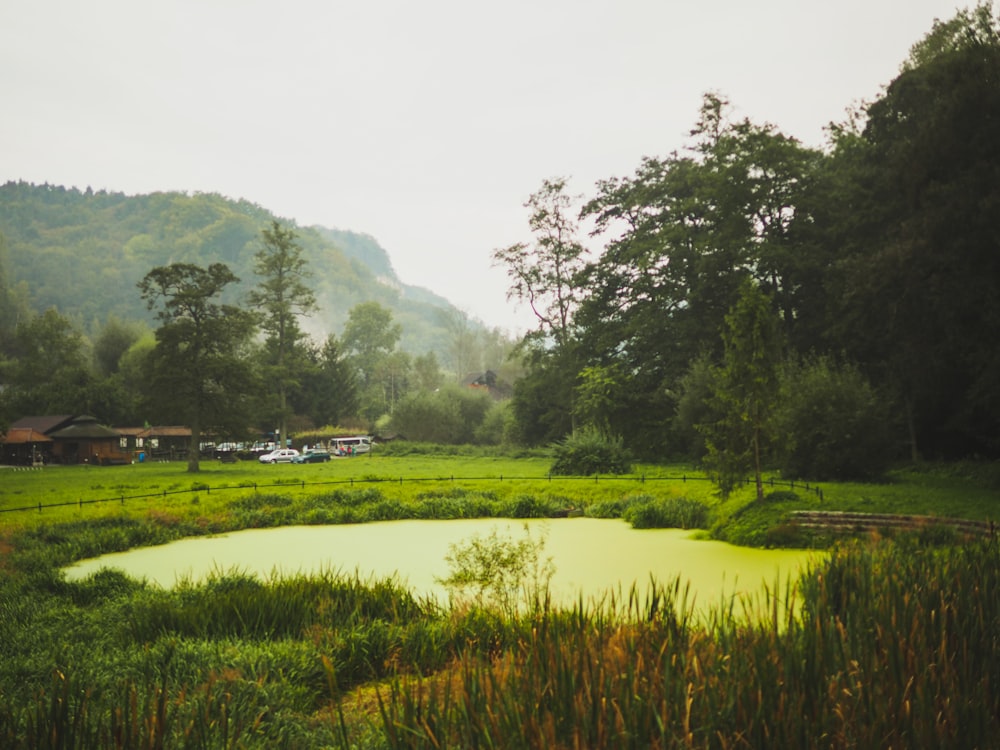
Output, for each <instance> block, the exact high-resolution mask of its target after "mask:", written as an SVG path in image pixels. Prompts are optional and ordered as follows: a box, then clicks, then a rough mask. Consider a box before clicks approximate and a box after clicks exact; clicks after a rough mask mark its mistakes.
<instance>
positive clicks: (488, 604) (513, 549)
mask: <svg viewBox="0 0 1000 750" xmlns="http://www.w3.org/2000/svg"><path fill="white" fill-rule="evenodd" d="M544 549H545V534H544V532H543V533H542V535H541V536H539V537H538V538H533V537H532V536H531V531H530V529H529V528H528V526H527V525H525V526H524V536H523V538H521V539H514V538H513V537H510V536H500V534H499V533H498V532H497V529H495V528H494V529H493V530H492V531H491V532H490V534H489V536H486V537H482V536H480V535H478V534H476V535H474V536H472V537H471V538H470V539H468V540H467V541H465V542H462V543H458V544H452V545H449V548H448V554H447V555H445V560H447V562H448V565H449V567H450V568H451V572H450V573H449V574H448V576H447V577H446V578H443V579H439V582H440V583H441V584H443V585H445V586H447V587H448V588H449V589H451V590H452V591H453V592H455V594H456V595H457V597H458V599H459V600H460V601H461V600H462V599H464V598H466V597H468V598H469V599H470V600H471V602H472V603H473V604H475V605H476V606H478V607H481V608H486V609H491V610H494V611H497V612H500V613H502V614H504V615H506V616H507V617H513V616H514V615H515V614H516V613H517V611H518V608H519V605H521V604H526V605H530V606H538V605H539V604H540V603H541V602H543V601H544V600H545V599H546V597H547V594H548V589H549V584H550V582H551V580H552V576H553V574H554V573H555V565H554V564H553V562H552V558H551V557H546V558H543V557H542V552H543V551H544Z"/></svg>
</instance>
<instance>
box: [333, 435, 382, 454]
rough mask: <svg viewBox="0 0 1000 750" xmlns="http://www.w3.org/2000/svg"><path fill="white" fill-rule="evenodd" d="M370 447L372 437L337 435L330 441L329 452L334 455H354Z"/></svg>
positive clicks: (366, 450) (368, 449) (364, 451)
mask: <svg viewBox="0 0 1000 750" xmlns="http://www.w3.org/2000/svg"><path fill="white" fill-rule="evenodd" d="M371 449H372V439H371V438H370V437H369V436H368V435H352V436H350V437H338V438H333V440H331V441H330V453H332V454H333V455H335V456H356V455H358V454H359V453H367V452H368V451H370V450H371Z"/></svg>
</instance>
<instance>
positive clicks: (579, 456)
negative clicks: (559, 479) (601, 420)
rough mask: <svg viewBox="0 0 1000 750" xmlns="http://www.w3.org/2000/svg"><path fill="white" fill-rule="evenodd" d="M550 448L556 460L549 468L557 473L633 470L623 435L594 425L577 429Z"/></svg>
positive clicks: (601, 472)
mask: <svg viewBox="0 0 1000 750" xmlns="http://www.w3.org/2000/svg"><path fill="white" fill-rule="evenodd" d="M553 452H554V453H555V461H554V462H553V463H552V467H551V468H550V469H549V472H550V473H552V474H555V475H559V476H590V475H591V474H629V473H631V471H632V460H631V458H630V457H629V455H628V452H627V451H626V450H625V445H624V443H623V441H622V439H621V438H620V437H613V436H610V435H606V434H605V433H603V432H601V431H600V430H597V429H594V428H584V429H582V430H577V431H576V432H574V433H573V434H572V435H570V436H569V437H567V438H566V439H565V440H563V441H562V442H560V443H557V444H556V446H555V448H554V451H553Z"/></svg>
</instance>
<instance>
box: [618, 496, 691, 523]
mask: <svg viewBox="0 0 1000 750" xmlns="http://www.w3.org/2000/svg"><path fill="white" fill-rule="evenodd" d="M622 518H623V519H624V520H626V521H628V522H629V523H630V524H631V525H632V528H633V529H704V528H707V527H708V507H707V506H706V505H705V504H704V503H700V502H698V501H697V500H688V499H687V498H686V497H669V498H661V499H658V500H652V499H651V500H649V501H647V502H633V503H630V504H629V505H628V506H627V507H626V508H625V510H624V511H623V512H622Z"/></svg>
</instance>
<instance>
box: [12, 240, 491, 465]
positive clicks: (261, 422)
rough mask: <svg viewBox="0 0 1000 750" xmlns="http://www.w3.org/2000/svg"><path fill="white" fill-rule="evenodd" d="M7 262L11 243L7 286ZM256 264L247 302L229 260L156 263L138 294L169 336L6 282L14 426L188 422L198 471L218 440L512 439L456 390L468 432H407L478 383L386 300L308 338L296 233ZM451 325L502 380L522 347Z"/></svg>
mask: <svg viewBox="0 0 1000 750" xmlns="http://www.w3.org/2000/svg"><path fill="white" fill-rule="evenodd" d="M3 250H4V247H3V245H2V244H0V281H2V280H3V279H4V269H5V268H6V267H7V258H6V257H5V254H4V253H3V252H2V251H3ZM253 259H254V263H253V266H252V268H253V278H252V282H251V285H250V286H249V287H248V288H247V289H246V291H245V292H243V293H240V292H239V291H234V288H235V287H237V286H238V285H239V284H240V282H241V279H240V277H239V276H237V274H236V273H235V272H234V271H233V270H232V268H230V266H229V265H227V264H225V263H221V262H216V263H211V264H209V265H207V266H203V265H199V264H197V263H190V262H186V261H177V262H172V263H169V264H166V265H162V266H155V267H153V268H152V269H150V270H148V271H147V273H146V274H145V275H144V276H143V277H142V278H141V279H140V280H139V281H138V282H137V284H136V287H137V288H136V289H135V290H134V295H135V297H136V298H137V299H140V300H142V301H144V302H145V303H146V305H147V307H148V309H149V310H150V312H151V313H152V314H153V320H154V323H155V328H154V327H151V326H150V325H149V324H147V323H146V322H145V321H143V320H130V321H125V320H122V319H119V318H117V317H115V316H109V317H108V318H107V320H106V321H105V323H104V324H103V325H102V326H100V328H99V329H98V331H97V333H96V335H93V336H88V335H85V334H84V332H83V331H82V330H81V329H80V328H79V327H78V326H77V325H75V324H74V322H73V321H72V320H70V319H69V318H68V317H67V316H65V315H63V314H62V313H60V312H59V311H58V310H57V309H56V308H54V307H51V308H49V309H47V310H46V311H45V312H43V313H41V314H37V313H34V312H33V311H32V310H31V308H30V305H29V304H28V302H27V300H26V299H25V297H24V296H23V295H20V294H19V293H18V289H17V287H16V285H15V286H14V287H13V288H12V286H11V285H9V284H0V292H2V293H0V311H2V312H3V318H2V319H0V428H3V427H4V426H5V425H6V424H7V423H9V422H11V421H13V420H15V419H17V418H19V417H21V416H26V415H45V414H80V413H88V414H93V415H95V416H97V417H98V418H99V419H100V420H102V421H104V422H106V423H108V424H113V425H129V426H137V425H142V424H144V423H149V424H183V425H186V426H188V427H190V428H191V432H192V435H191V446H190V450H189V451H188V455H189V468H190V470H192V471H197V470H198V468H199V445H200V443H201V442H202V441H203V440H211V441H215V442H219V441H238V440H239V441H242V440H254V439H258V438H260V437H262V436H263V435H273V436H274V439H275V440H277V441H278V442H279V443H283V442H284V441H285V439H286V438H287V437H288V436H289V434H290V433H294V432H303V431H305V432H311V433H315V432H316V431H317V430H323V429H324V428H326V429H333V428H341V429H342V428H353V429H358V430H364V431H382V432H387V431H394V430H399V429H400V428H401V427H402V428H405V429H406V430H407V432H409V433H411V435H412V437H414V438H415V439H429V438H430V434H429V433H427V430H428V428H429V427H433V428H434V429H436V430H437V432H436V433H435V434H434V439H438V440H442V441H444V442H462V441H466V440H471V439H473V437H475V438H476V439H479V440H483V441H489V442H497V441H499V440H501V439H503V438H504V435H503V432H502V430H497V429H493V430H489V431H483V430H482V429H480V426H481V423H483V422H484V421H487V414H488V413H490V412H497V415H496V416H492V417H491V418H490V420H489V421H490V422H491V423H493V424H496V423H498V420H499V423H500V424H501V425H502V424H503V417H502V415H501V414H500V413H501V412H502V411H503V406H502V405H499V404H496V403H494V402H493V400H492V399H490V398H489V397H488V396H486V395H483V394H475V393H472V392H471V391H469V392H462V391H461V390H456V389H455V388H456V387H455V386H453V387H452V388H451V389H448V390H447V391H446V392H447V393H449V394H451V395H452V396H454V398H455V403H456V404H462V405H463V406H462V408H461V409H460V410H459V414H460V416H461V419H460V420H459V421H458V422H455V421H454V420H451V421H444V420H442V419H440V418H439V417H440V414H438V415H437V416H432V417H431V418H430V419H429V421H428V422H427V423H426V424H425V423H422V422H415V421H413V420H412V419H410V420H407V414H410V415H412V414H413V413H415V412H416V411H419V409H420V408H422V404H423V405H426V404H430V405H432V406H434V407H435V408H436V409H439V410H440V409H444V410H446V411H448V412H449V413H450V410H451V406H450V405H444V406H441V403H442V400H441V399H440V398H439V397H438V396H437V392H438V390H439V388H440V387H441V386H442V385H443V384H446V383H457V382H458V380H459V379H460V377H461V376H463V375H465V374H466V373H464V372H461V373H455V372H448V371H446V370H445V369H443V368H442V367H441V365H440V364H439V363H438V359H437V357H436V355H435V354H434V352H424V353H422V354H418V355H416V356H412V355H410V354H408V353H406V352H405V351H403V350H401V349H400V348H399V343H400V340H401V337H402V330H403V328H402V325H401V324H399V323H397V322H396V321H395V320H394V318H393V314H392V312H391V310H389V309H388V308H386V307H383V306H382V305H381V304H380V303H379V302H377V301H371V300H370V301H366V302H362V303H359V304H357V305H355V306H354V307H353V308H351V310H350V311H349V312H348V315H347V319H346V321H345V324H344V330H343V334H342V336H341V337H339V338H338V337H337V336H336V335H334V334H332V333H331V334H328V335H327V336H326V338H325V339H324V340H323V341H321V342H318V341H316V340H315V339H314V338H313V337H312V336H310V335H309V334H307V333H306V327H307V325H308V323H309V321H310V319H311V317H312V316H314V315H316V314H317V304H316V298H315V295H314V292H313V289H312V286H311V284H310V281H311V278H312V273H311V269H310V266H309V263H308V261H307V258H306V255H305V253H304V249H303V246H302V245H301V244H300V242H299V235H298V234H297V233H296V232H295V231H294V230H293V229H291V228H290V227H287V226H283V225H282V224H280V223H279V222H277V221H272V223H271V224H270V225H269V226H267V227H265V228H264V229H263V230H262V231H261V233H260V236H259V238H258V242H257V243H256V251H255V253H254V256H253ZM460 319H461V321H462V322H461V323H460V322H459V321H460ZM442 325H443V326H444V327H445V328H446V329H448V330H451V331H453V333H454V336H453V338H452V341H451V344H450V346H449V347H448V348H447V349H446V350H445V351H446V354H447V355H449V356H450V355H451V353H452V352H454V353H455V355H456V356H455V361H460V362H461V363H462V364H463V366H473V365H477V364H478V365H480V366H482V364H483V363H484V362H488V361H491V360H493V359H494V358H495V361H496V362H497V363H498V364H497V365H495V366H496V367H497V369H500V364H502V363H503V361H504V360H505V359H506V354H507V351H508V349H509V348H510V343H509V342H507V341H506V339H504V338H503V337H502V336H500V334H499V333H498V332H486V331H483V330H482V329H480V328H476V327H472V326H470V325H469V324H468V322H467V319H465V318H464V316H457V315H456V316H454V317H452V318H449V319H448V320H445V321H444V322H443V323H442ZM312 327H313V328H315V326H312ZM488 358H489V359H488ZM465 390H466V391H468V389H465ZM468 404H475V408H470V407H469V406H467V405H468ZM397 408H400V409H401V413H400V415H399V417H395V416H394V412H395V411H396V409H397ZM431 413H432V414H433V413H434V410H433V409H432V410H431ZM442 413H443V412H442ZM442 427H444V428H445V429H444V431H443V432H442V430H441V428H442ZM474 433H475V435H474Z"/></svg>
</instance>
